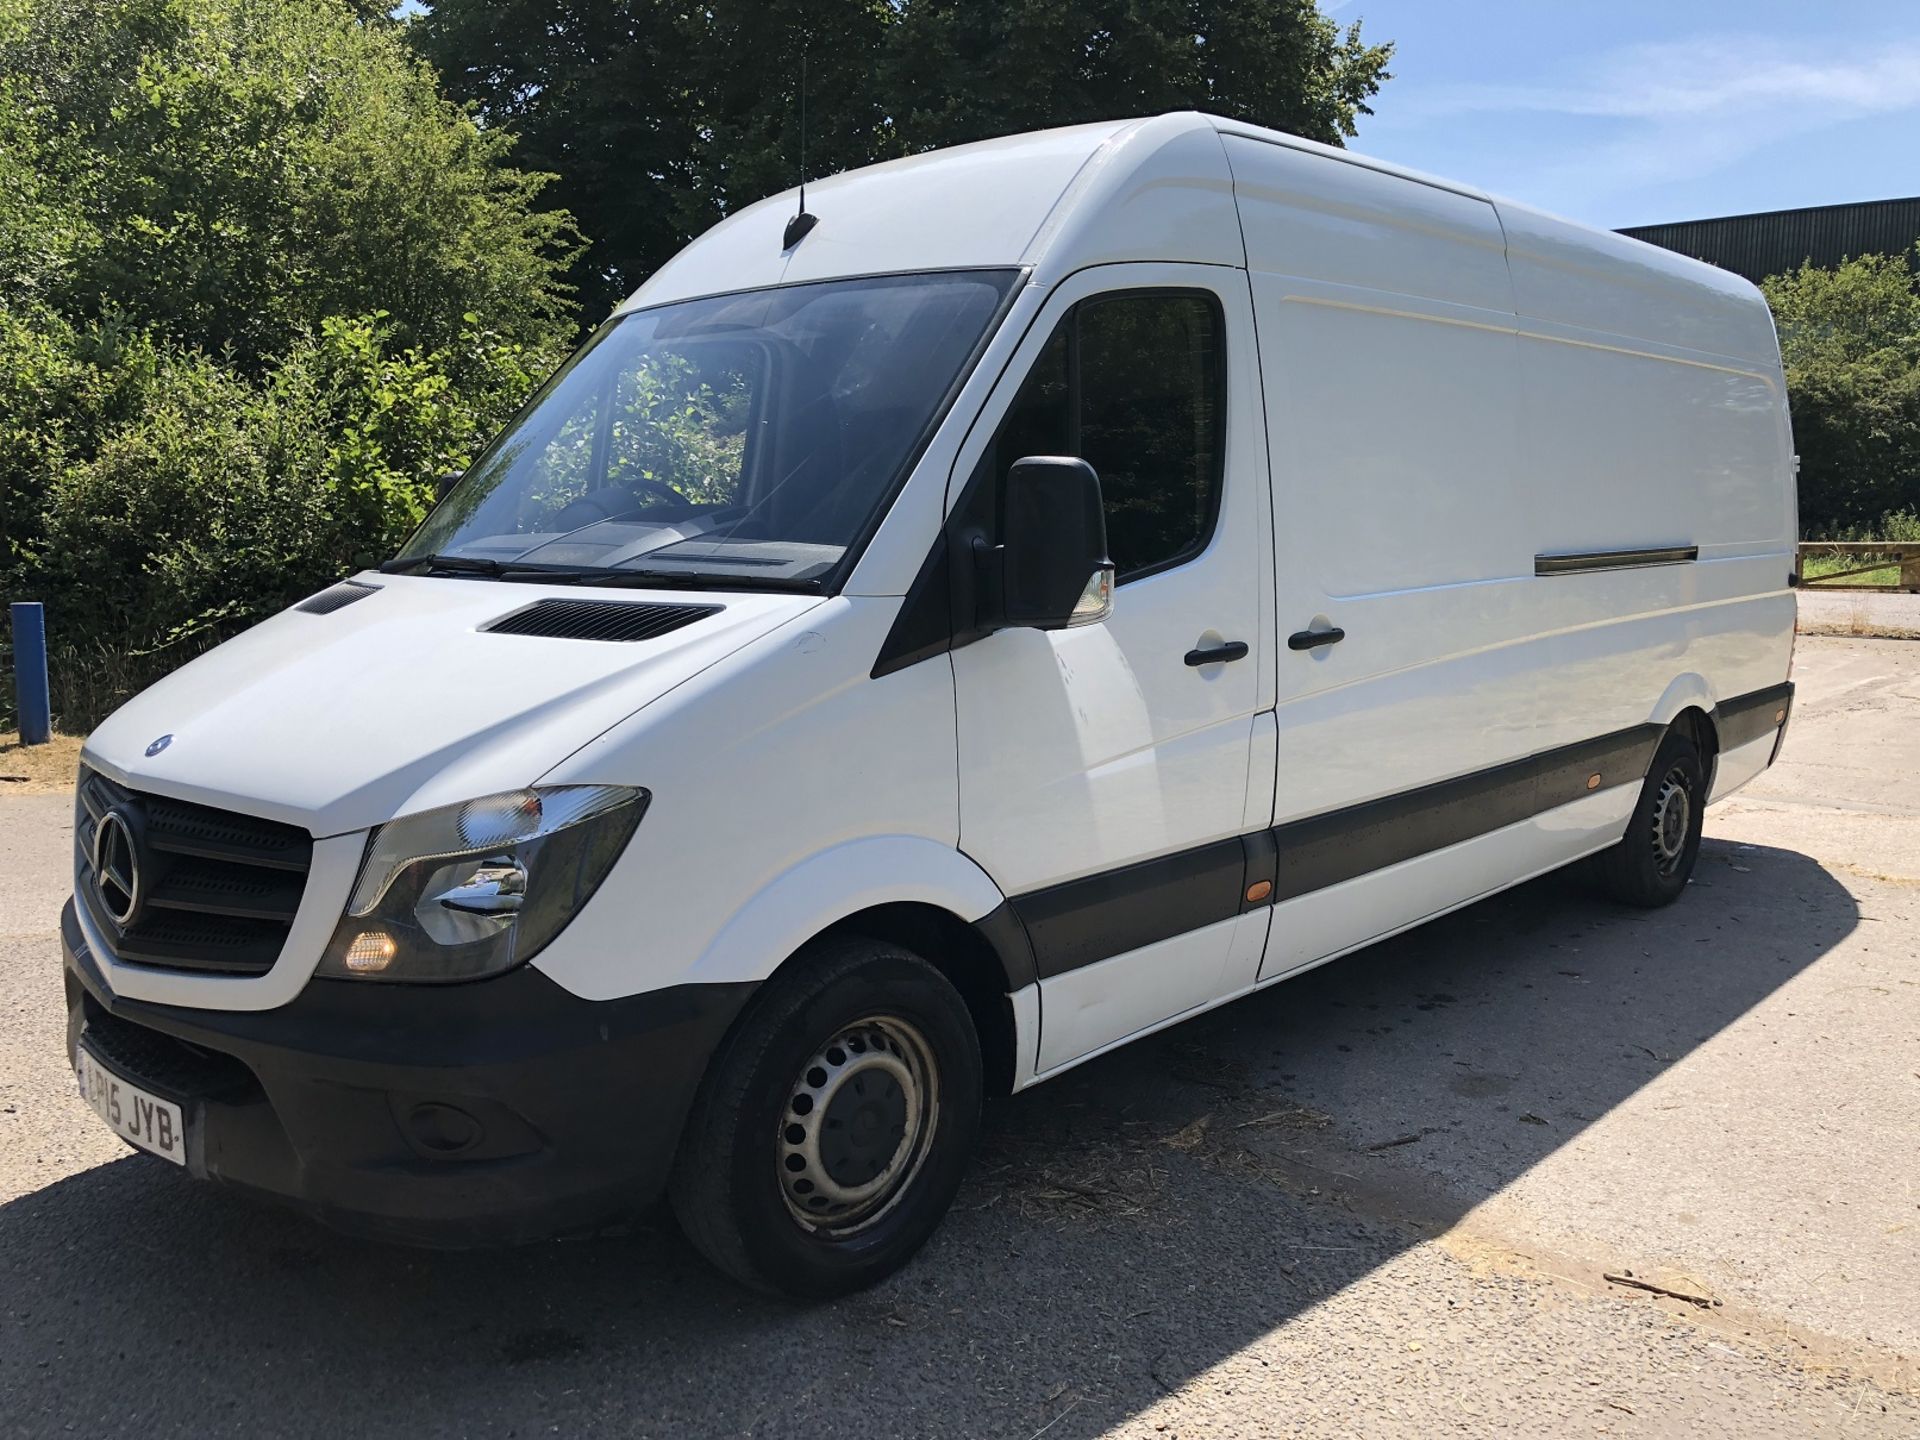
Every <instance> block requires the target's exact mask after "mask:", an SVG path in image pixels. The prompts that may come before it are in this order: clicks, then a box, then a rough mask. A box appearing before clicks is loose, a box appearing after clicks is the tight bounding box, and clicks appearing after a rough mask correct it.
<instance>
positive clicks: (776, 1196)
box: [668, 938, 981, 1298]
mask: <svg viewBox="0 0 1920 1440" xmlns="http://www.w3.org/2000/svg"><path fill="white" fill-rule="evenodd" d="M980 1096H981V1061H980V1043H979V1038H978V1036H977V1035H976V1034H975V1032H974V1026H973V1019H972V1016H971V1015H970V1014H969V1013H968V1011H967V1006H966V1002H965V1001H963V1000H962V999H961V998H960V995H959V992H958V991H956V990H955V989H954V988H953V986H952V985H951V984H950V983H948V981H947V979H946V977H945V976H943V975H942V974H941V973H940V972H939V971H938V970H936V969H935V968H934V967H933V966H932V965H930V964H928V963H927V961H926V960H924V959H922V958H921V957H920V956H918V955H915V954H914V953H913V952H912V951H909V950H906V949H904V948H902V947H900V946H897V945H890V944H885V943H882V942H879V941H873V940H865V939H857V938H849V939H844V940H831V941H823V942H820V943H818V944H816V945H813V946H810V947H809V948H808V949H807V950H805V951H803V952H802V953H801V954H799V955H797V956H795V957H794V959H793V960H792V961H791V962H790V963H789V964H788V966H787V967H786V968H785V969H783V970H782V971H781V973H780V974H779V975H778V976H776V977H775V978H774V979H773V980H772V981H770V982H769V983H768V984H767V986H766V987H765V989H763V990H762V991H761V992H760V994H759V995H757V996H756V997H755V998H754V1001H753V1004H752V1005H751V1007H750V1008H749V1010H748V1012H747V1013H746V1015H745V1016H743V1017H742V1019H741V1021H740V1024H739V1026H738V1027H737V1028H736V1030H735V1031H734V1033H733V1034H732V1035H731V1036H729V1037H728V1039H727V1041H726V1043H725V1044H724V1045H723V1046H722V1047H721V1049H720V1051H719V1053H718V1054H717V1055H716V1056H715V1059H714V1062H713V1066H712V1068H711V1069H710V1070H709V1071H708V1074H707V1077H706V1079H705V1080H704V1081H703V1082H702V1083H701V1087H700V1093H699V1096H698V1097H697V1098H696V1099H695V1101H694V1106H693V1111H692V1113H691V1114H690V1115H689V1116H688V1119H687V1130H686V1138H685V1139H684V1140H683V1141H682V1142H681V1146H680V1153H679V1155H678V1157H677V1158H676V1159H675V1162H674V1170H673V1177H672V1180H671V1182H670V1184H669V1186H668V1195H669V1198H670V1199H671V1201H672V1204H673V1209H674V1213H675V1215H676V1216H677V1217H678V1218H679V1221H680V1228H681V1229H682V1230H683V1231H684V1232H685V1233H686V1236H687V1238H688V1239H689V1240H690V1241H692V1242H693V1244H694V1246H695V1248H696V1249H698V1250H699V1251H700V1252H701V1253H702V1254H703V1255H705V1256H706V1257H707V1258H708V1259H709V1260H711V1261H712V1262H713V1263H714V1264H715V1265H717V1266H719V1267H720V1269H722V1270H724V1271H726V1272H727V1273H728V1274H729V1275H732V1276H733V1277H734V1278H735V1279H737V1280H740V1281H742V1282H743V1283H745V1284H748V1285H751V1286H753V1287H755V1288H756V1289H760V1290H767V1291H772V1292H775V1293H779V1294H785V1295H792V1296H797V1297H802V1298H818V1297H824V1296H830V1295H839V1294H844V1293H846V1292H847V1291H850V1290H857V1289H860V1288H862V1287H864V1286H867V1285H871V1284H873V1283H874V1282H875V1281H877V1280H880V1279H882V1278H883V1277H885V1276H887V1275H889V1274H891V1273H892V1272H893V1271H895V1270H897V1269H898V1268H899V1267H900V1266H902V1265H904V1264H905V1263H906V1262H907V1261H908V1260H909V1259H910V1258H911V1257H912V1256H913V1254H914V1252H915V1251H916V1250H918V1249H919V1248H920V1246H921V1245H922V1244H924V1243H925V1241H926V1239H927V1237H928V1236H929V1235H931V1234H932V1233H933V1231H934V1228H935V1227H936V1226H937V1225H938V1224H939V1223H940V1219H941V1217H942V1216H943V1215H945V1214H946V1211H947V1207H948V1205H949V1204H950V1203H951V1202H952V1200H953V1196H954V1192H955V1191H956V1190H958V1189H959V1186H960V1180H961V1177H962V1175H963V1174H964V1172H965V1170H966V1165H967V1160H968V1157H969V1155H970V1154H971V1153H972V1150H973V1142H974V1137H975V1135H976V1133H977V1132H978V1130H979V1124H980Z"/></svg>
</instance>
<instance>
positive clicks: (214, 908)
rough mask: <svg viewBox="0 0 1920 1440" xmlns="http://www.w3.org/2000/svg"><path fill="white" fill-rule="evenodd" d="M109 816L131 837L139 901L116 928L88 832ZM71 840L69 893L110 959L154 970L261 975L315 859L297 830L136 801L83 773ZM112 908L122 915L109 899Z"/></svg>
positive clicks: (157, 798)
mask: <svg viewBox="0 0 1920 1440" xmlns="http://www.w3.org/2000/svg"><path fill="white" fill-rule="evenodd" d="M109 811H114V812H117V813H118V814H119V815H120V816H121V818H122V819H123V820H125V821H126V822H127V827H128V831H129V833H130V834H131V835H132V836H133V837H134V840H133V845H132V848H133V850H134V852H135V864H136V867H137V870H138V877H139V892H140V899H139V904H138V906H137V908H136V909H135V911H134V913H133V915H132V917H131V918H130V919H129V920H128V921H127V923H126V924H124V925H122V924H119V923H117V922H116V921H115V919H114V917H113V915H112V914H111V913H110V907H109V904H108V902H107V901H105V900H103V898H102V896H101V893H100V888H99V886H98V885H97V884H96V883H95V876H94V873H93V848H94V843H93V842H94V832H95V829H96V828H97V827H98V826H99V824H100V821H101V817H102V816H104V815H106V814H107V813H108V812H109ZM112 833H113V832H112V831H111V830H110V831H109V836H110V837H111V835H112ZM73 834H74V841H75V847H74V849H75V853H74V886H73V888H74V893H75V894H76V895H77V896H79V898H80V901H81V903H82V904H84V905H85V906H86V907H87V915H88V918H89V919H91V920H92V921H93V923H94V926H95V928H96V929H97V930H98V931H99V932H100V934H101V936H102V937H103V938H104V939H105V941H106V944H107V948H108V949H109V950H110V951H111V952H112V954H113V958H114V959H115V960H117V961H119V962H120V963H121V964H123V965H147V966H152V967H154V968H155V969H161V970H184V971H195V972H204V973H211V974H218V975H264V974H266V972H267V971H269V970H271V969H272V968H273V964H274V961H276V960H278V959H279V958H280V950H281V947H282V946H284V945H285V944H286V941H287V932H288V931H289V930H291V929H292V928H293V917H294V914H295V912H297V911H298V910H299V908H300V897H301V896H302V895H303V894H304V893H305V891H306V888H307V870H308V867H309V866H310V865H311V863H312V860H313V839H312V837H311V836H309V835H308V834H307V832H306V831H304V830H301V829H299V828H297V827H296V826H292V825H283V824H280V823H279V822H278V821H274V820H262V819H260V818H259V817H258V816H254V815H240V814H236V813H235V812H233V811H231V810H216V809H214V808H213V807H212V806H210V805H195V804H191V803H189V802H188V801H185V800H174V799H170V798H168V797H166V796H164V795H148V794H144V793H142V792H140V791H137V790H130V789H128V788H127V787H126V786H124V785H120V784H117V783H115V782H114V781H112V780H109V779H108V778H107V777H106V776H105V775H102V774H100V773H98V772H97V771H93V770H86V769H83V770H82V771H81V772H80V789H79V794H78V798H77V803H76V805H75V807H74V817H73ZM114 905H115V906H116V907H118V908H122V909H124V906H123V905H121V904H120V899H119V897H118V896H117V895H116V898H115V901H114Z"/></svg>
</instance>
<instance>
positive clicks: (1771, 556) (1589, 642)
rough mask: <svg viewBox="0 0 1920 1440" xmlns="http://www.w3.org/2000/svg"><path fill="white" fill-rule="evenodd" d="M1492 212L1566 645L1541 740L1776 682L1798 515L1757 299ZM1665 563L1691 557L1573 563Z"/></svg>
mask: <svg viewBox="0 0 1920 1440" xmlns="http://www.w3.org/2000/svg"><path fill="white" fill-rule="evenodd" d="M1500 211H1501V216H1502V219H1503V221H1504V222H1505V226H1506V230H1507V242H1508V255H1509V260H1510V263H1511V266H1512V270H1513V276H1514V288H1515V294H1516V308H1517V310H1518V327H1517V328H1518V336H1519V342H1518V343H1519V355H1520V376H1521V388H1520V413H1519V426H1520V440H1519V454H1520V468H1521V473H1522V474H1523V475H1524V476H1525V477H1527V504H1528V512H1529V523H1530V527H1531V532H1532V535H1533V540H1534V544H1535V546H1536V550H1537V554H1538V555H1539V556H1543V557H1548V562H1547V568H1548V569H1550V570H1551V571H1552V573H1548V574H1544V575H1541V576H1540V577H1539V578H1537V579H1535V580H1534V581H1532V582H1531V584H1530V586H1529V589H1530V590H1531V591H1532V594H1533V606H1534V609H1535V613H1536V615H1537V616H1538V620H1537V623H1538V625H1539V627H1540V628H1541V629H1542V630H1543V631H1546V632H1551V633H1554V634H1555V635H1556V637H1557V638H1556V641H1555V645H1554V652H1553V657H1552V670H1551V675H1550V678H1549V679H1547V680H1546V681H1544V682H1543V689H1542V694H1541V702H1542V703H1541V742H1542V743H1543V744H1546V745H1560V744H1566V743H1569V742H1571V741H1573V740H1577V739H1579V738H1582V736H1583V735H1585V734H1588V733H1591V731H1592V729H1593V727H1594V726H1595V725H1596V724H1597V725H1598V726H1599V727H1600V728H1602V729H1614V728H1621V727H1625V726H1628V725H1632V724H1635V723H1637V722H1639V721H1642V720H1645V719H1648V718H1650V717H1651V716H1653V715H1654V711H1655V708H1656V705H1657V701H1658V699H1659V697H1661V696H1662V695H1663V694H1665V693H1667V692H1668V690H1669V688H1670V687H1671V686H1673V685H1674V684H1675V683H1676V681H1677V679H1678V678H1679V677H1683V676H1691V677H1698V679H1699V681H1700V688H1701V689H1702V690H1703V691H1704V693H1705V694H1706V695H1707V696H1708V697H1710V698H1711V700H1712V701H1715V702H1717V701H1720V700H1725V699H1729V698H1731V697H1733V696H1737V695H1742V694H1747V693H1751V692H1753V691H1756V690H1760V689H1764V688H1766V687H1767V686H1770V685H1775V684H1778V683H1779V682H1780V681H1781V680H1782V679H1783V678H1785V675H1786V671H1787V663H1788V657H1789V654H1790V650H1791V645H1792V634H1793V624H1794V608H1795V607H1794V601H1793V596H1792V594H1791V592H1790V591H1789V590H1788V589H1787V587H1786V581H1787V576H1788V574H1789V572H1790V571H1791V570H1792V569H1793V544H1794V538H1795V517H1794V513H1793V500H1792V463H1791V456H1790V453H1789V451H1790V441H1789V430H1788V425H1787V420H1786V394H1785V384H1784V380H1783V378H1782V376H1781V373H1780V366H1779V358H1778V355H1777V352H1776V350H1775V345H1774V336H1773V326H1772V321H1771V319H1770V318H1769V316H1768V313H1767V309H1766V305H1765V302H1764V301H1763V300H1762V298H1761V297H1760V294H1759V292H1758V291H1756V290H1755V289H1754V288H1753V287H1752V286H1751V285H1748V284H1747V283H1746V282H1745V281H1744V280H1741V279H1740V278H1739V277H1737V276H1733V275H1728V274H1725V273H1724V272H1721V271H1716V270H1713V269H1711V268H1710V267H1706V266H1700V265H1694V264H1689V263H1687V262H1685V261H1682V260H1679V259H1678V258H1677V257H1674V256H1671V255H1669V254H1667V253H1666V252H1664V251H1658V250H1654V249H1652V248H1651V247H1648V246H1643V245H1640V244H1638V243H1637V242H1634V241H1629V240H1625V239H1623V238H1621V237H1618V236H1612V235H1605V234H1600V233H1596V232H1592V231H1588V230H1584V229H1582V228H1581V227H1578V226H1574V225H1570V224H1568V223H1566V222H1564V221H1560V220H1555V219H1552V218H1551V217H1548V216H1544V215H1540V214H1537V213H1536V212H1533V211H1530V210H1527V209H1526V208H1525V207H1521V206H1513V205H1508V204H1505V203H1501V205H1500ZM1669 547H1671V548H1673V549H1676V550H1679V551H1682V552H1692V553H1693V554H1694V555H1695V556H1696V557H1697V558H1694V559H1691V560H1680V561H1679V562H1677V563H1671V564H1666V565H1657V566H1651V567H1648V568H1628V569H1597V570H1596V569H1587V570H1583V569H1581V568H1580V566H1579V559H1578V557H1580V556H1581V555H1583V554H1585V555H1591V554H1592V553H1593V552H1607V551H1611V552H1623V551H1624V552H1634V551H1643V552H1644V551H1651V550H1656V549H1661V548H1669ZM1563 565H1564V566H1570V567H1571V568H1568V569H1560V568H1556V567H1559V566H1563ZM1658 718H1667V717H1664V716H1661V717H1658Z"/></svg>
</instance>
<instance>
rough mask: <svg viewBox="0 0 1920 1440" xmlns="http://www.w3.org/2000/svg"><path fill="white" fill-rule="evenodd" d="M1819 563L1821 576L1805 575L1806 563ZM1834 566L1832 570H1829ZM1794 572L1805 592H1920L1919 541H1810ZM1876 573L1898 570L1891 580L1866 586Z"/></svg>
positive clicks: (1804, 545)
mask: <svg viewBox="0 0 1920 1440" xmlns="http://www.w3.org/2000/svg"><path fill="white" fill-rule="evenodd" d="M1809 560H1817V561H1819V562H1821V567H1820V568H1821V573H1820V574H1818V575H1808V574H1807V562H1808V561H1809ZM1830 567H1834V568H1830ZM1796 568H1797V570H1798V573H1799V575H1800V585H1801V587H1802V588H1803V589H1807V590H1881V591H1886V592H1888V593H1896V592H1905V593H1908V594H1916V593H1920V542H1904V543H1903V542H1901V541H1897V540H1809V541H1806V542H1804V543H1803V544H1802V545H1801V546H1800V550H1799V557H1798V565H1797V567H1796ZM1877 571H1897V572H1898V578H1897V579H1894V580H1891V581H1889V580H1886V579H1881V580H1880V581H1878V582H1877V583H1868V582H1867V580H1866V577H1867V576H1869V575H1872V574H1874V573H1875V572H1877Z"/></svg>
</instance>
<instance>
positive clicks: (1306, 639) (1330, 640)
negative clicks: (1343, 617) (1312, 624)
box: [1287, 625, 1347, 650]
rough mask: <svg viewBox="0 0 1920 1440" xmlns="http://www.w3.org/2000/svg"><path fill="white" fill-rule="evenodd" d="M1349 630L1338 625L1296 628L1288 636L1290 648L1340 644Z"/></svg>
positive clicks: (1302, 648) (1307, 648)
mask: <svg viewBox="0 0 1920 1440" xmlns="http://www.w3.org/2000/svg"><path fill="white" fill-rule="evenodd" d="M1346 638H1347V632H1346V631H1344V630H1342V629H1341V628H1340V627H1339V626H1338V625H1334V626H1331V627H1329V628H1328V629H1325V630H1296V631H1294V632H1293V634H1291V635H1289V636H1288V637H1287V649H1289V650H1318V649H1319V648H1320V647H1321V646H1322V645H1338V644H1339V643H1340V642H1341V641H1342V640H1344V639H1346Z"/></svg>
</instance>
